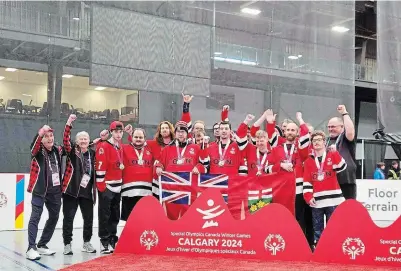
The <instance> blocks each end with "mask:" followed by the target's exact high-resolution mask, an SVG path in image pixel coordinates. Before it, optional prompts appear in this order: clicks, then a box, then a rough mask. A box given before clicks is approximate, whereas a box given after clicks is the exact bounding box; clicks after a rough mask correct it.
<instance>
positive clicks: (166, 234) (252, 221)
mask: <svg viewBox="0 0 401 271" xmlns="http://www.w3.org/2000/svg"><path fill="white" fill-rule="evenodd" d="M268 207H269V208H263V209H261V210H260V211H258V212H256V213H255V214H254V215H252V216H250V217H248V218H247V219H246V221H240V220H235V219H234V218H233V217H232V215H231V213H230V211H229V210H228V207H227V204H226V203H225V201H224V198H223V197H222V195H221V194H220V193H219V192H218V191H216V190H214V189H208V190H206V191H205V192H204V193H202V194H201V195H200V197H199V198H198V199H197V200H196V201H195V202H194V204H193V205H191V207H190V208H189V209H188V211H187V212H186V213H185V214H184V215H183V216H182V217H181V218H180V219H179V220H177V221H171V220H169V219H168V218H167V217H166V215H165V213H164V210H163V208H162V206H161V205H160V204H159V203H158V202H157V200H156V199H155V198H153V197H146V198H144V199H142V200H140V201H139V202H138V204H137V206H136V207H135V208H134V210H133V211H132V213H131V216H130V217H129V219H128V221H127V223H126V225H125V228H124V230H123V232H122V234H121V237H120V239H119V242H118V245H117V248H116V251H115V252H116V253H135V254H159V255H181V256H202V257H205V256H206V257H232V258H250V259H266V260H291V261H307V260H309V259H310V257H311V254H312V252H311V250H310V249H309V246H308V243H307V241H306V240H305V238H304V237H303V233H302V231H301V229H300V227H299V226H298V223H297V221H296V220H295V219H294V217H293V215H292V214H291V213H290V212H289V211H288V210H286V208H285V207H283V206H281V205H279V204H270V205H269V206H268ZM277 222H278V223H277Z"/></svg>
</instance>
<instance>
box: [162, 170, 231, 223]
mask: <svg viewBox="0 0 401 271" xmlns="http://www.w3.org/2000/svg"><path fill="white" fill-rule="evenodd" d="M205 189H218V190H219V192H220V193H221V194H222V195H223V198H224V199H225V201H226V202H227V201H228V191H227V190H228V176H227V175H225V174H220V175H216V174H192V173H189V172H163V173H162V174H161V176H160V177H159V183H158V190H159V191H158V192H159V200H160V203H161V204H162V205H163V206H165V209H166V212H167V216H168V217H169V218H170V219H174V220H175V219H178V218H180V217H181V216H182V215H183V214H184V213H185V212H186V210H187V209H188V207H189V206H190V205H191V204H192V203H193V202H194V201H195V199H196V198H197V197H198V196H199V195H200V194H201V193H202V191H204V190H205Z"/></svg>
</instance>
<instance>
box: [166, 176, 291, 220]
mask: <svg viewBox="0 0 401 271" xmlns="http://www.w3.org/2000/svg"><path fill="white" fill-rule="evenodd" d="M205 189H213V190H217V191H218V192H220V193H221V194H222V195H223V198H224V201H225V202H226V203H227V205H228V209H229V210H230V212H231V214H232V216H233V217H234V218H235V219H241V220H243V219H245V217H246V216H248V215H250V214H253V213H255V212H257V211H258V210H260V209H261V208H262V207H264V206H266V205H268V204H270V203H279V204H281V205H283V206H284V207H286V208H287V209H288V210H289V211H290V212H291V213H292V214H294V215H295V179H294V177H293V174H288V173H284V172H283V173H279V174H272V175H264V176H257V177H256V176H255V177H246V176H239V175H236V176H227V175H224V174H192V173H186V172H164V173H162V175H161V176H160V178H159V191H160V192H159V193H160V197H159V198H160V203H161V204H162V205H163V206H166V212H167V216H168V217H169V218H170V219H173V220H176V219H178V218H180V217H181V216H182V215H184V214H185V212H186V210H187V209H188V207H189V206H190V205H191V204H192V203H193V202H194V201H195V199H196V198H197V197H198V196H199V195H200V194H201V193H202V192H203V191H204V190H205Z"/></svg>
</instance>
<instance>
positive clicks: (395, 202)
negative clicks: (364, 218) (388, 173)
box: [357, 180, 401, 221]
mask: <svg viewBox="0 0 401 271" xmlns="http://www.w3.org/2000/svg"><path fill="white" fill-rule="evenodd" d="M357 200H358V201H359V202H361V203H362V204H363V205H364V206H365V208H366V209H367V210H368V211H369V214H370V215H371V217H372V219H373V220H374V221H395V220H396V219H397V218H398V217H399V216H400V215H401V181H400V180H357Z"/></svg>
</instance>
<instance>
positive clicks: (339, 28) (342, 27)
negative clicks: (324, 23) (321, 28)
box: [331, 25, 349, 33]
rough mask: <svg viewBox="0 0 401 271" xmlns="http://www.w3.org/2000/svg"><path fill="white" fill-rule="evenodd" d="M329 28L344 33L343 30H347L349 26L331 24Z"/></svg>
mask: <svg viewBox="0 0 401 271" xmlns="http://www.w3.org/2000/svg"><path fill="white" fill-rule="evenodd" d="M331 30H333V31H336V32H339V33H344V32H347V31H349V28H346V27H344V26H338V25H336V26H333V27H332V28H331Z"/></svg>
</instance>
